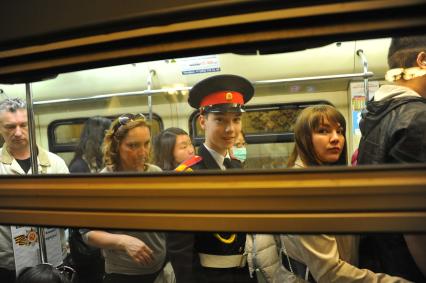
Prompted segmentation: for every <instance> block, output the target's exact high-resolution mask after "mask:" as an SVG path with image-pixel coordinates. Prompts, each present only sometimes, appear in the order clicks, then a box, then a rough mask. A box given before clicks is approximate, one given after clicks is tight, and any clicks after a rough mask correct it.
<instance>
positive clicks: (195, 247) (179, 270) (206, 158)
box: [167, 145, 246, 283]
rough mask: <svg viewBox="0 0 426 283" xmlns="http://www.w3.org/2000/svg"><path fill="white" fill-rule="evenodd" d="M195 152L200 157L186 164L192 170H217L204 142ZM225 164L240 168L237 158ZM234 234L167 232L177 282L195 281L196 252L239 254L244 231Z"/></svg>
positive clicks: (218, 168) (198, 263) (241, 250)
mask: <svg viewBox="0 0 426 283" xmlns="http://www.w3.org/2000/svg"><path fill="white" fill-rule="evenodd" d="M198 156H200V157H201V158H202V159H201V160H199V161H198V162H197V163H195V164H193V165H191V166H190V168H191V169H192V170H204V169H210V170H212V169H217V170H220V167H219V166H218V164H217V163H216V161H215V160H214V158H213V157H212V156H211V155H210V152H209V151H208V150H207V148H206V147H205V146H204V145H201V146H200V148H199V150H198ZM228 168H230V169H232V168H234V169H239V168H242V166H241V162H240V161H238V160H235V159H231V163H230V165H229V167H228ZM218 205H220V204H218ZM235 236H236V237H235V240H234V241H233V242H232V243H225V242H224V241H221V240H220V239H225V240H226V239H231V238H233V233H211V232H199V233H195V234H192V233H169V236H168V247H167V248H168V252H169V257H170V261H171V262H172V265H173V269H174V271H175V275H176V281H177V283H190V282H195V281H194V280H195V279H194V276H193V275H194V271H195V270H196V269H199V267H200V266H201V265H200V259H199V256H198V253H205V254H212V255H235V254H243V253H244V246H245V241H246V235H245V234H244V233H235Z"/></svg>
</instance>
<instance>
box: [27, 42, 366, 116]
mask: <svg viewBox="0 0 426 283" xmlns="http://www.w3.org/2000/svg"><path fill="white" fill-rule="evenodd" d="M356 54H357V55H358V56H359V57H360V60H361V64H362V66H363V72H362V73H350V74H335V75H324V76H311V77H300V78H285V79H276V80H260V81H254V82H252V84H253V85H264V84H278V83H294V82H305V81H320V80H336V79H356V78H363V79H364V93H365V95H366V97H367V98H368V78H371V77H373V76H374V73H373V72H370V71H368V62H367V58H366V57H365V55H364V52H363V50H362V49H358V50H357V52H356ZM154 75H155V71H154V70H150V71H149V74H148V78H147V89H146V90H141V91H130V92H118V93H108V94H101V95H94V96H89V97H81V98H62V99H52V100H43V101H36V102H34V105H43V104H51V103H61V102H73V101H84V100H94V99H100V98H111V97H117V96H132V95H147V96H148V106H149V105H151V106H149V107H150V108H149V109H150V110H149V113H150V120H151V119H152V118H151V110H152V101H151V96H152V95H156V94H162V93H170V92H178V91H189V90H190V89H191V88H192V87H175V88H162V89H152V77H153V76H154Z"/></svg>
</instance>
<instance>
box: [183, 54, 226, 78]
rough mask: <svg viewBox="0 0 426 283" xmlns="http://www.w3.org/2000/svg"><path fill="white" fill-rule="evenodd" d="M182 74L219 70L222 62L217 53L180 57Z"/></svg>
mask: <svg viewBox="0 0 426 283" xmlns="http://www.w3.org/2000/svg"><path fill="white" fill-rule="evenodd" d="M177 62H178V63H179V65H180V68H181V71H182V75H192V74H201V73H209V72H219V71H220V63H219V57H218V56H217V55H206V56H197V57H190V58H182V59H178V60H177Z"/></svg>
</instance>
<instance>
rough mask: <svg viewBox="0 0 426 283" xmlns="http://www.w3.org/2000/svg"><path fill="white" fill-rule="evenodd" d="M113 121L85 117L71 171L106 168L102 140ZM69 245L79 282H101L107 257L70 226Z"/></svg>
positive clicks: (94, 171)
mask: <svg viewBox="0 0 426 283" xmlns="http://www.w3.org/2000/svg"><path fill="white" fill-rule="evenodd" d="M110 125H111V120H109V119H107V118H103V117H100V116H95V117H91V118H89V119H87V120H86V122H85V123H84V126H83V130H82V132H81V135H80V142H79V144H78V145H77V147H76V150H75V154H74V158H73V159H72V160H71V163H70V166H69V169H70V172H71V173H97V172H99V171H100V170H101V169H102V167H103V160H102V142H103V139H104V136H105V132H106V130H108V128H109V126H110ZM69 245H70V251H71V258H72V260H73V265H74V267H75V269H76V270H77V272H78V274H79V282H80V283H100V282H102V276H103V274H104V259H103V257H102V255H101V251H100V250H99V249H98V248H94V247H90V246H88V245H86V244H85V243H84V242H83V239H82V238H81V234H80V232H79V231H78V229H73V228H71V229H70V236H69Z"/></svg>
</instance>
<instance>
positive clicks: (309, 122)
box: [287, 105, 347, 167]
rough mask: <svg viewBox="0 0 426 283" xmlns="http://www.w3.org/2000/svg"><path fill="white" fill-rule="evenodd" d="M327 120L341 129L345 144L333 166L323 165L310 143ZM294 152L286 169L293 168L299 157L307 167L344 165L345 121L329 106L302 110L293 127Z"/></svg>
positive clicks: (345, 159)
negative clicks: (313, 135)
mask: <svg viewBox="0 0 426 283" xmlns="http://www.w3.org/2000/svg"><path fill="white" fill-rule="evenodd" d="M325 120H327V121H329V122H330V123H332V124H338V125H339V126H340V127H342V128H343V136H344V137H345V143H344V146H343V151H342V153H341V154H340V157H339V160H337V161H336V162H335V163H333V164H324V163H323V162H322V161H321V160H320V159H319V158H318V155H317V154H316V152H315V149H314V144H313V142H312V134H313V133H314V132H315V131H317V130H318V129H319V127H320V126H321V124H323V123H324V121H325ZM294 142H295V145H294V150H293V152H292V154H291V155H290V158H289V159H288V161H287V166H288V167H293V166H294V163H295V162H296V159H297V157H298V156H299V157H300V159H301V160H302V161H303V163H304V164H305V165H307V166H316V165H346V164H347V152H346V151H347V150H346V121H345V118H344V117H343V115H342V114H341V113H340V112H339V111H337V109H336V108H335V107H333V106H330V105H315V106H310V107H307V108H305V109H303V110H302V112H300V114H299V116H298V117H297V120H296V123H295V125H294Z"/></svg>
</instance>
